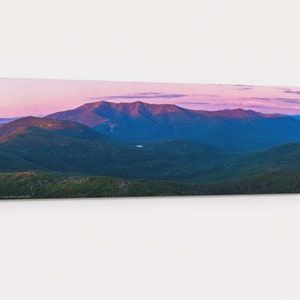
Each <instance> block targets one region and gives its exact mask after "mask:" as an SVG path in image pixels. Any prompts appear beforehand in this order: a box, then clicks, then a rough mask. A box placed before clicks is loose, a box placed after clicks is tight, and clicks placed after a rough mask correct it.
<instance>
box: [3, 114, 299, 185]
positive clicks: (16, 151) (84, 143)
mask: <svg viewBox="0 0 300 300" xmlns="http://www.w3.org/2000/svg"><path fill="white" fill-rule="evenodd" d="M272 118H273V117H269V118H268V119H272ZM266 119H267V118H266ZM283 119H284V117H283ZM286 170H300V142H294V143H286V144H282V145H277V146H275V147H271V148H269V149H263V150H256V151H251V152H240V151H229V150H224V149H219V148H217V147H214V146H211V145H208V144H203V143H199V142H194V141H189V140H181V139H168V140H160V141H156V140H152V141H143V143H142V144H136V143H130V142H127V143H124V142H122V141H121V142H120V141H118V140H116V139H112V138H111V137H107V136H105V135H103V134H101V133H99V132H97V131H95V130H93V129H92V128H89V127H88V126H85V125H83V124H79V123H75V122H72V121H67V120H54V119H49V118H36V117H26V118H21V119H18V120H15V121H13V122H10V123H9V124H6V125H3V126H2V127H0V171H1V172H20V171H39V172H49V173H51V174H64V175H72V176H73V175H82V176H88V175H101V176H113V177H118V178H127V179H134V178H145V179H163V180H170V181H177V182H190V183H212V182H221V181H224V180H225V179H226V180H228V179H235V178H244V177H247V176H253V175H255V174H264V173H269V172H274V171H279V172H281V171H286Z"/></svg>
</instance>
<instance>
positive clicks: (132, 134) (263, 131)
mask: <svg viewBox="0 0 300 300" xmlns="http://www.w3.org/2000/svg"><path fill="white" fill-rule="evenodd" d="M47 118H50V119H57V120H69V121H73V122H77V123H81V124H84V125H86V126H88V127H90V128H92V129H93V130H95V131H97V132H99V133H102V134H104V135H106V136H109V137H112V138H115V139H119V140H122V141H126V142H141V141H148V140H152V141H153V140H167V139H184V140H189V141H194V142H199V143H204V144H208V145H211V146H213V147H217V148H221V149H226V150H230V151H252V150H258V149H264V148H268V147H272V146H275V145H279V144H283V143H288V142H296V141H300V120H297V119H295V118H292V117H289V116H284V115H280V114H262V113H259V112H255V111H253V110H243V109H233V110H220V111H202V110H190V109H185V108H182V107H179V106H176V105H172V104H148V103H144V102H141V101H136V102H132V103H112V102H107V101H99V102H94V103H88V104H84V105H82V106H80V107H78V108H76V109H72V110H67V111H62V112H57V113H54V114H50V115H48V116H47Z"/></svg>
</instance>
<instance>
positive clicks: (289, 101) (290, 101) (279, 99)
mask: <svg viewBox="0 0 300 300" xmlns="http://www.w3.org/2000/svg"><path fill="white" fill-rule="evenodd" d="M243 99H244V100H260V101H267V102H269V101H280V102H284V103H296V104H300V99H296V98H264V97H251V98H243Z"/></svg>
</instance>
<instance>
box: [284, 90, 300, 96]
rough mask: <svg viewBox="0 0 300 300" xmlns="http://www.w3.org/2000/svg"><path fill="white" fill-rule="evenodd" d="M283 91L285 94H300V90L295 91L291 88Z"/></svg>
mask: <svg viewBox="0 0 300 300" xmlns="http://www.w3.org/2000/svg"><path fill="white" fill-rule="evenodd" d="M283 92H284V93H285V94H296V95H300V91H293V90H290V89H284V90H283Z"/></svg>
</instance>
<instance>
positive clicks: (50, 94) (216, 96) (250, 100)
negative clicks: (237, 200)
mask: <svg viewBox="0 0 300 300" xmlns="http://www.w3.org/2000/svg"><path fill="white" fill-rule="evenodd" d="M0 99H1V100H0V117H1V118H5V117H15V116H28V115H46V114H50V113H53V112H57V111H62V110H67V109H73V108H76V107H78V106H80V105H82V104H84V103H90V102H96V101H101V100H106V101H113V102H133V101H138V100H140V101H143V102H147V103H157V104H161V103H172V104H176V105H178V106H182V107H185V108H190V109H196V110H222V109H234V108H243V109H251V110H255V111H259V112H264V113H274V112H277V113H283V114H291V115H293V114H300V88H293V87H265V86H251V85H220V84H218V85H217V84H186V83H182V84H179V83H141V82H109V81H80V80H46V79H0Z"/></svg>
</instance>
